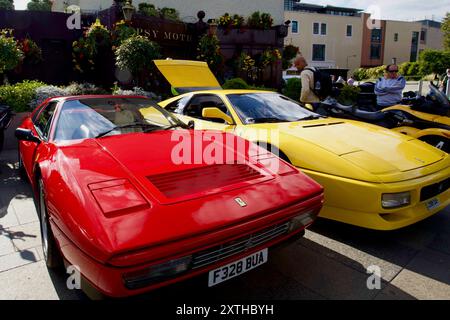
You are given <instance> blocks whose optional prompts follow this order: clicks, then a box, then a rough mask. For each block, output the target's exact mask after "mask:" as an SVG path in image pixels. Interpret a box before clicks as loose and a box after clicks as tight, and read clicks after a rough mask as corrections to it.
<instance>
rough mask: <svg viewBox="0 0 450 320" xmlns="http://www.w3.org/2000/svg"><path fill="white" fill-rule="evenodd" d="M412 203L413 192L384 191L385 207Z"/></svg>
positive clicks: (383, 201) (382, 203)
mask: <svg viewBox="0 0 450 320" xmlns="http://www.w3.org/2000/svg"><path fill="white" fill-rule="evenodd" d="M410 203H411V192H409V191H408V192H400V193H384V194H383V195H382V197H381V205H382V206H383V208H384V209H394V208H399V207H404V206H407V205H409V204H410Z"/></svg>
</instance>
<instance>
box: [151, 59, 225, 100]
mask: <svg viewBox="0 0 450 320" xmlns="http://www.w3.org/2000/svg"><path fill="white" fill-rule="evenodd" d="M154 62H155V65H156V66H157V67H158V69H159V71H161V73H162V74H163V76H164V77H165V78H166V79H167V81H168V82H169V83H170V84H171V86H172V87H174V88H175V90H177V92H178V93H186V92H191V91H199V90H206V89H211V90H213V89H221V86H220V84H219V82H218V81H217V79H216V77H215V76H214V74H213V73H212V72H211V70H210V69H209V67H208V64H207V63H206V62H203V61H189V60H154Z"/></svg>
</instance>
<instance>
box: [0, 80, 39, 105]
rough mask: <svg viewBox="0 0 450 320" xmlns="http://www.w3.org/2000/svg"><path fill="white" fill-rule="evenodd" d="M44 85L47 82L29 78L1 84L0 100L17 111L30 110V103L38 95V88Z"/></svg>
mask: <svg viewBox="0 0 450 320" xmlns="http://www.w3.org/2000/svg"><path fill="white" fill-rule="evenodd" d="M42 86H45V83H43V82H40V81H29V80H26V81H23V82H20V83H16V84H14V85H6V86H0V102H2V103H4V104H6V105H9V106H10V107H11V108H12V109H13V110H14V111H16V112H25V111H30V106H29V105H30V103H31V101H32V100H33V99H34V98H35V96H36V89H37V88H39V87H42Z"/></svg>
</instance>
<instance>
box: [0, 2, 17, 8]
mask: <svg viewBox="0 0 450 320" xmlns="http://www.w3.org/2000/svg"><path fill="white" fill-rule="evenodd" d="M0 10H14V1H13V0H0Z"/></svg>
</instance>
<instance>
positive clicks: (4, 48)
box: [0, 30, 23, 74]
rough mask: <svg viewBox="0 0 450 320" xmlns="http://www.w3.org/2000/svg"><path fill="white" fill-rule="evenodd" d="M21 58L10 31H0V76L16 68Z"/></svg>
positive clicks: (20, 52)
mask: <svg viewBox="0 0 450 320" xmlns="http://www.w3.org/2000/svg"><path fill="white" fill-rule="evenodd" d="M22 58H23V53H22V51H21V50H20V48H19V46H18V45H17V41H16V39H14V37H13V35H12V33H11V30H0V74H3V73H5V72H6V71H9V70H12V69H14V68H15V67H17V65H18V64H19V63H20V62H21V60H22Z"/></svg>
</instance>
